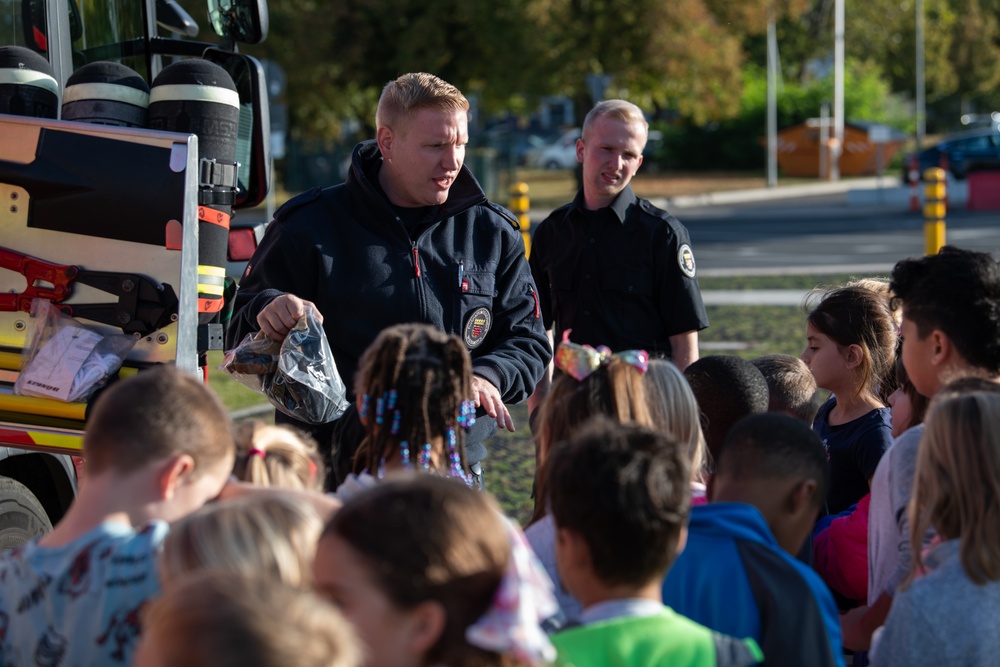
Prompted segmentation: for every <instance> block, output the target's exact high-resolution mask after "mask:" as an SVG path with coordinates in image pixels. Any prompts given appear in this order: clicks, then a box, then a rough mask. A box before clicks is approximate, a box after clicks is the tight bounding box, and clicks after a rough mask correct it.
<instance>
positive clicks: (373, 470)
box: [337, 324, 476, 500]
mask: <svg viewBox="0 0 1000 667" xmlns="http://www.w3.org/2000/svg"><path fill="white" fill-rule="evenodd" d="M355 391H356V395H357V397H358V398H357V401H358V415H359V417H360V419H361V423H362V426H363V427H364V431H365V433H364V437H363V439H362V441H361V445H360V447H359V448H358V451H357V453H356V454H355V457H354V464H353V468H354V473H353V474H352V475H350V476H349V477H348V479H347V480H346V481H345V482H344V484H342V485H341V486H340V488H338V490H337V495H338V497H340V498H341V499H343V500H346V498H347V497H350V496H352V495H353V494H354V492H355V491H356V489H357V488H358V487H367V486H371V485H372V484H373V483H374V481H375V480H376V479H381V478H382V477H383V476H385V475H386V474H389V473H391V472H393V471H399V470H420V471H425V472H437V473H442V474H445V475H448V476H452V477H456V478H460V479H462V480H464V481H466V482H467V483H469V482H470V481H471V477H470V475H469V474H468V472H469V471H468V468H467V465H466V461H465V431H467V430H468V429H469V428H471V427H472V425H473V424H474V423H475V420H476V417H475V412H476V408H475V404H474V403H473V402H472V361H471V359H470V357H469V353H468V351H467V350H466V348H465V345H464V344H463V343H462V341H461V340H460V339H459V338H458V337H456V336H452V335H449V334H446V333H444V332H442V331H440V330H438V329H435V328H434V327H432V326H430V325H426V324H399V325H395V326H392V327H389V328H387V329H385V330H384V331H382V333H380V334H379V335H378V337H377V338H376V339H375V341H374V342H373V343H372V344H371V346H369V347H368V349H367V350H365V352H364V354H363V355H362V356H361V360H360V362H359V366H358V374H357V378H356V380H355Z"/></svg>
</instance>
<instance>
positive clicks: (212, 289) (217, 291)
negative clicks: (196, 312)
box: [198, 283, 226, 296]
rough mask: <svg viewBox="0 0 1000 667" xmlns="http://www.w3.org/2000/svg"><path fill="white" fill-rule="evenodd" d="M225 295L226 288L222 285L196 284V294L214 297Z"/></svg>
mask: <svg viewBox="0 0 1000 667" xmlns="http://www.w3.org/2000/svg"><path fill="white" fill-rule="evenodd" d="M225 293H226V288H225V287H223V286H222V285H206V284H205V283H198V294H214V295H215V296H222V295H223V294H225Z"/></svg>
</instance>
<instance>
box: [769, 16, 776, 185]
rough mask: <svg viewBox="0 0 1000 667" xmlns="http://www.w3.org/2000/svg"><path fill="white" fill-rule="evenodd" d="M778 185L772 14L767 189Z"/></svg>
mask: <svg viewBox="0 0 1000 667" xmlns="http://www.w3.org/2000/svg"><path fill="white" fill-rule="evenodd" d="M777 185H778V37H777V32H776V30H775V28H774V13H773V10H772V12H771V17H770V18H769V19H768V22H767V187H769V188H773V187H775V186H777Z"/></svg>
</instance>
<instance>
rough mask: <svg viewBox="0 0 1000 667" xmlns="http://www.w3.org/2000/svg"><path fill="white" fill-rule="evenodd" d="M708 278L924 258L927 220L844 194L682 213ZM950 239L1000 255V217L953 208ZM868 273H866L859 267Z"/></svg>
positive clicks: (881, 266) (879, 266)
mask: <svg viewBox="0 0 1000 667" xmlns="http://www.w3.org/2000/svg"><path fill="white" fill-rule="evenodd" d="M672 212H673V213H674V214H675V215H676V216H677V217H678V218H680V219H681V220H682V221H683V222H684V223H685V225H687V227H688V229H689V230H690V232H691V240H692V245H693V246H694V249H695V255H696V258H697V261H698V269H699V273H701V274H702V275H706V276H707V275H725V274H728V273H736V274H746V273H769V272H783V273H787V271H788V269H789V268H796V269H802V270H817V271H826V272H832V271H840V270H847V271H851V270H859V269H858V268H853V267H863V268H867V269H868V270H871V271H885V270H888V268H890V267H891V266H892V265H893V264H895V262H896V261H898V260H899V259H901V258H903V257H907V256H912V255H921V254H923V249H924V236H923V218H922V217H921V215H920V214H917V213H909V212H908V211H903V210H900V207H899V206H898V205H896V206H885V205H883V206H879V205H868V206H849V205H848V204H847V203H846V197H845V196H844V195H825V196H818V197H805V198H799V199H785V200H780V201H774V202H760V203H749V204H735V205H721V206H706V207H692V208H676V209H674V210H672ZM947 225H948V226H947V242H948V243H951V244H954V245H960V246H962V247H968V248H974V249H977V250H984V251H990V252H993V253H995V254H997V253H998V251H1000V212H987V213H984V212H969V211H965V210H957V209H956V210H952V211H951V212H949V214H948V218H947ZM861 270H863V269H861Z"/></svg>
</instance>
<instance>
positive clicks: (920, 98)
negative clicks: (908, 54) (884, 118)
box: [916, 0, 927, 151]
mask: <svg viewBox="0 0 1000 667" xmlns="http://www.w3.org/2000/svg"><path fill="white" fill-rule="evenodd" d="M916 38H917V150H918V151H919V150H920V148H921V147H922V146H923V143H924V137H925V136H926V133H927V127H926V119H927V110H926V108H925V106H926V100H925V90H924V0H917V36H916Z"/></svg>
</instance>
